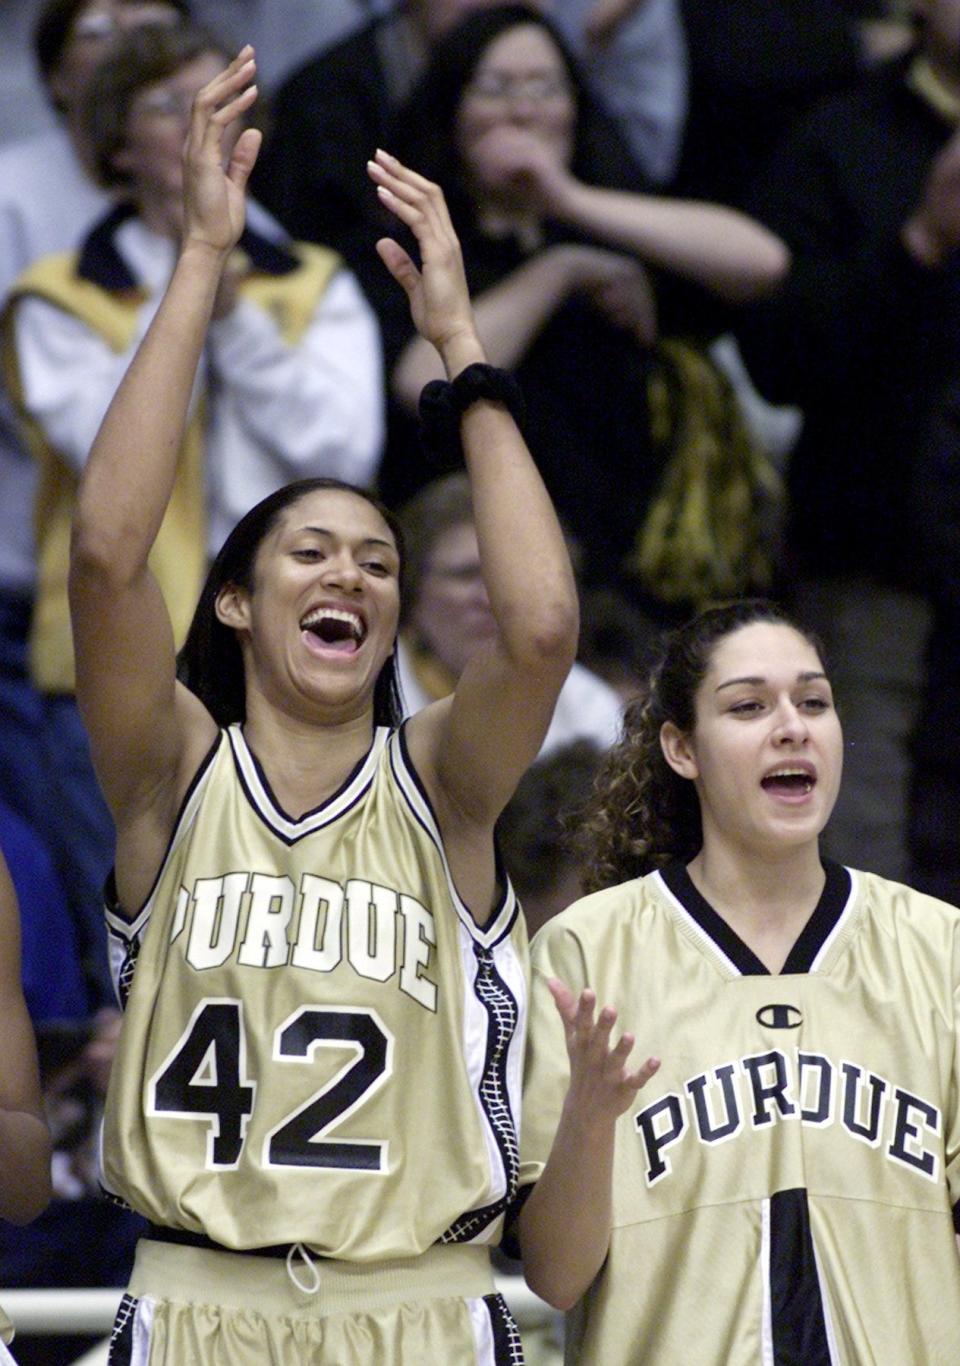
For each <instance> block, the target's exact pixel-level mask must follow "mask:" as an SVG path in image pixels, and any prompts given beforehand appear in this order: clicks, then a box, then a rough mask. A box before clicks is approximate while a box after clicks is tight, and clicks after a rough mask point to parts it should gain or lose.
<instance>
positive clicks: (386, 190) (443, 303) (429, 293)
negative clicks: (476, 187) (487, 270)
mask: <svg viewBox="0 0 960 1366" xmlns="http://www.w3.org/2000/svg"><path fill="white" fill-rule="evenodd" d="M367 170H368V173H369V175H370V178H371V180H372V181H373V182H374V184H375V185H376V187H377V193H378V194H379V196H380V199H381V201H382V203H383V204H384V205H385V206H386V208H388V209H389V210H390V211H391V213H394V214H396V216H397V218H399V219H400V221H401V222H402V223H405V224H406V226H407V227H408V228H409V229H410V231H411V232H412V233H413V235H414V236H415V237H416V239H417V245H418V247H419V249H420V261H421V269H419V270H418V269H417V267H416V265H415V264H414V262H413V261H412V259H411V258H410V256H409V254H408V253H407V252H406V251H404V249H403V247H401V246H400V244H399V243H398V242H395V241H394V240H393V238H392V237H384V238H382V239H381V240H380V241H379V242H378V243H377V252H378V254H379V256H380V259H381V260H382V261H383V263H384V265H385V266H386V267H387V269H388V270H389V271H390V274H391V275H392V276H393V278H394V279H395V280H396V281H397V282H398V283H399V284H400V285H402V286H403V288H404V290H405V291H406V294H407V298H408V300H409V302H410V313H411V315H412V317H413V322H414V325H415V326H416V329H417V331H418V332H419V333H420V335H421V336H422V337H424V338H425V339H426V340H427V341H429V342H432V343H433V344H434V346H436V348H437V350H438V351H440V352H441V354H443V352H444V349H445V348H446V347H447V346H448V345H449V344H450V343H451V341H453V340H455V339H456V338H457V337H458V336H469V337H472V336H474V335H475V329H474V324H473V312H472V309H471V307H470V293H469V290H468V288H467V281H466V276H465V274H464V270H463V257H462V256H461V253H460V243H459V242H458V240H457V235H456V233H455V232H454V230H453V224H452V223H451V222H450V215H449V213H448V212H447V205H446V201H445V200H444V197H443V192H442V190H441V189H440V187H439V185H435V184H433V182H432V181H429V180H427V179H426V178H425V177H424V176H421V175H418V174H417V172H416V171H411V170H410V169H409V168H408V167H406V166H404V165H402V163H401V162H399V161H398V160H397V158H396V157H392V156H390V155H389V154H388V153H387V152H383V151H378V152H377V155H376V159H375V160H373V161H368V162H367Z"/></svg>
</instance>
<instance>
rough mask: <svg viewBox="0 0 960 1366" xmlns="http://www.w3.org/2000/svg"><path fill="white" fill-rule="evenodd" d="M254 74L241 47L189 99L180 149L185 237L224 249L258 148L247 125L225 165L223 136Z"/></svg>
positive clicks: (241, 212) (238, 225)
mask: <svg viewBox="0 0 960 1366" xmlns="http://www.w3.org/2000/svg"><path fill="white" fill-rule="evenodd" d="M255 74H256V63H255V62H254V58H253V48H252V47H245V48H243V49H242V50H241V51H240V52H239V53H238V55H237V56H236V57H235V58H234V59H233V61H232V62H231V63H230V65H229V66H228V67H227V68H226V70H224V71H222V72H220V74H219V75H218V76H216V77H215V78H214V79H213V80H212V81H210V83H209V84H208V85H205V86H204V88H203V89H202V90H201V91H200V93H199V95H198V96H197V98H196V100H195V101H194V106H193V113H192V115H191V118H190V132H189V133H188V135H187V141H186V145H185V147H184V153H183V159H184V224H183V237H184V242H201V243H204V244H206V245H208V246H211V247H213V248H214V249H215V250H217V251H219V252H228V251H230V249H231V248H232V247H233V246H234V245H235V243H236V242H237V240H238V239H239V237H240V234H241V233H242V232H243V225H244V221H245V207H244V192H245V189H246V184H247V180H248V178H249V176H250V172H251V171H252V170H253V165H254V162H255V161H256V159H257V153H258V151H259V150H260V133H259V132H258V131H257V130H256V129H253V128H247V129H245V130H244V131H243V132H242V133H241V134H240V136H239V138H238V139H237V142H236V144H235V146H234V148H233V154H232V156H231V157H230V161H229V164H228V165H227V167H226V169H224V165H223V142H224V136H225V133H226V132H227V130H228V129H229V128H230V127H231V125H233V124H234V122H235V120H237V119H239V118H241V117H242V115H243V114H245V113H246V111H247V110H248V109H249V108H250V106H251V105H252V104H253V102H254V100H255V99H256V97H257V87H256V86H255V85H254V84H253V79H254V76H255Z"/></svg>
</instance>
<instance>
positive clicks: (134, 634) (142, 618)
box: [70, 48, 259, 853]
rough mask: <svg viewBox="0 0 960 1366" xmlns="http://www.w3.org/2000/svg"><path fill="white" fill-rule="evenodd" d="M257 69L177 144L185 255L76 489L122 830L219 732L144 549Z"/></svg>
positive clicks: (176, 786) (214, 266) (237, 76)
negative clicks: (238, 127) (180, 676)
mask: <svg viewBox="0 0 960 1366" xmlns="http://www.w3.org/2000/svg"><path fill="white" fill-rule="evenodd" d="M253 76H254V62H253V52H252V49H250V48H245V49H244V50H243V51H242V52H241V53H240V54H239V56H238V57H237V58H236V59H235V60H234V61H233V62H231V64H230V66H229V67H228V68H227V69H226V71H224V72H223V73H221V75H220V76H218V77H217V78H216V79H215V80H213V81H211V83H210V84H209V85H208V86H206V87H205V88H204V90H202V91H201V93H200V94H199V95H198V97H197V100H196V103H195V106H194V112H193V116H192V121H191V126H190V133H189V136H188V139H187V145H186V149H185V153H184V178H185V187H184V188H185V210H184V235H183V244H182V248H181V252H180V256H179V260H178V263H177V266H176V269H175V271H174V274H173V277H172V279H171V281H170V285H169V287H168V289H167V292H166V294H165V296H164V298H163V300H162V302H161V304H160V307H159V309H158V311H157V313H156V316H155V318H154V320H153V322H152V324H151V326H150V328H149V330H148V332H147V334H146V336H145V337H144V339H143V342H142V343H141V345H140V347H139V349H138V351H137V354H136V355H135V357H134V359H133V361H132V363H131V365H130V367H129V369H128V370H127V372H126V374H125V376H124V378H123V381H122V382H121V384H120V387H119V388H118V390H117V392H116V395H115V396H114V398H113V401H112V403H111V405H110V407H109V409H108V411H107V414H106V417H105V418H104V421H103V424H102V426H101V428H100V431H99V433H98V435H97V438H96V440H95V442H94V444H93V448H92V450H91V453H90V458H89V460H88V462H87V465H86V468H85V470H84V474H83V478H82V480H81V484H80V490H79V494H78V501H77V511H76V516H75V520H74V528H73V541H72V547H71V568H70V605H71V614H72V621H73V631H74V641H75V646H76V655H77V696H78V700H79V702H80V706H81V709H82V712H83V716H84V720H85V722H86V725H87V729H88V731H89V734H90V740H91V746H92V751H93V757H94V763H95V766H96V769H97V774H98V777H99V779H100V783H101V786H102V787H103V789H104V793H105V795H106V798H107V801H108V802H109V804H110V806H111V809H112V810H113V813H114V816H115V818H116V821H117V828H118V836H119V838H120V839H121V840H122V839H123V837H124V832H125V831H126V830H129V829H130V828H131V827H134V826H139V825H141V824H142V823H143V822H144V821H147V823H148V824H149V825H150V826H151V832H152V836H153V837H154V838H155V840H156V841H160V840H162V839H163V838H164V837H165V836H166V834H167V833H169V826H170V823H171V821H172V816H173V812H174V810H175V808H176V803H177V801H178V800H179V794H180V787H181V786H182V784H183V782H184V780H185V773H186V772H187V770H189V771H192V769H193V767H195V765H196V762H198V761H199V757H200V755H201V754H202V752H203V749H205V748H206V746H208V745H209V744H210V742H211V740H212V737H213V734H214V733H215V727H214V724H213V721H212V719H211V718H210V717H209V716H208V714H207V713H206V711H205V710H204V709H203V708H202V707H201V705H200V703H199V702H197V700H196V699H195V698H193V697H192V695H190V694H189V693H187V692H186V690H185V689H183V688H181V687H179V685H177V684H176V682H175V652H174V641H173V633H172V630H171V626H170V620H169V616H168V613H167V609H166V606H165V604H164V601H163V598H162V596H161V593H160V590H159V588H158V586H157V583H156V581H155V579H154V577H153V575H152V574H151V572H150V569H149V567H148V563H147V561H148V556H149V554H150V550H151V547H152V545H153V543H154V540H155V539H156V536H157V533H158V530H159V528H160V524H161V522H162V520H163V516H164V513H165V511H166V508H167V503H168V501H169V499H170V495H171V491H172V489H173V485H174V478H175V474H176V467H177V460H178V454H179V451H180V446H181V442H182V440H183V434H184V425H185V419H186V414H187V410H188V407H189V403H190V395H191V392H192V388H193V383H194V376H195V373H196V368H197V363H198V360H199V357H200V352H201V350H202V347H203V343H204V338H205V336H206V331H207V326H208V323H209V321H210V317H211V312H212V309H213V304H214V299H215V297H216V293H217V287H218V284H219V281H220V276H221V272H222V270H223V267H224V263H225V261H226V259H227V257H228V255H229V252H230V251H231V249H232V247H233V246H234V244H235V243H236V241H237V238H238V237H239V235H240V232H241V231H242V228H243V222H244V200H243V192H244V187H245V185H246V181H247V177H248V176H249V173H250V170H251V169H252V166H253V163H254V160H255V159H256V154H257V148H258V146H259V134H258V133H255V132H252V131H246V132H244V133H242V134H241V136H240V138H239V139H238V141H237V143H236V146H235V148H234V150H233V155H232V157H231V159H230V162H229V165H228V166H227V168H226V169H224V165H223V153H222V144H223V139H224V134H225V132H226V130H227V129H228V128H229V127H230V125H231V124H232V123H233V122H234V120H235V119H237V118H238V117H239V116H240V115H241V114H242V113H243V112H244V111H245V110H246V109H247V108H248V107H249V106H250V105H251V104H252V102H253V100H254V98H255V96H256V87H255V86H254V85H252V81H253ZM142 849H143V847H142V845H141V846H140V851H141V852H142ZM159 852H160V853H162V848H160V849H159Z"/></svg>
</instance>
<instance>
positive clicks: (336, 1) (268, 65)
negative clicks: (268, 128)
mask: <svg viewBox="0 0 960 1366" xmlns="http://www.w3.org/2000/svg"><path fill="white" fill-rule="evenodd" d="M191 7H192V10H193V14H194V16H195V17H196V18H197V19H198V20H199V21H200V23H202V24H208V25H209V26H210V27H211V28H213V29H214V31H215V32H216V33H218V34H220V35H221V36H222V37H223V38H224V39H225V40H226V41H228V42H229V43H230V46H231V47H232V49H233V50H234V51H236V52H238V51H239V50H240V48H241V47H242V46H243V45H244V43H252V44H253V46H254V47H255V48H256V52H257V84H258V85H260V86H261V87H262V89H263V90H265V91H267V92H269V91H271V90H273V89H274V88H275V87H276V86H277V85H278V84H279V82H280V81H282V80H283V79H284V78H285V77H286V76H287V75H289V73H290V72H291V71H292V70H293V69H294V67H297V66H299V65H300V63H301V62H303V61H304V60H305V59H306V58H307V57H308V56H310V55H312V54H314V53H316V52H319V51H321V50H322V49H323V48H326V47H329V46H330V44H331V43H335V42H339V41H340V39H341V38H343V37H344V36H345V35H346V34H347V33H349V32H350V31H351V30H352V29H355V28H357V27H359V25H360V24H361V23H362V22H363V20H364V17H365V14H366V11H367V10H368V9H369V3H366V0H191Z"/></svg>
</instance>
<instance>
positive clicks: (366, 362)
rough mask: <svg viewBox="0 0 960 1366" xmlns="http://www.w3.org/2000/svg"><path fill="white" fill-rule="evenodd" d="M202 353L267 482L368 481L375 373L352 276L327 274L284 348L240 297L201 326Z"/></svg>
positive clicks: (375, 449) (371, 318) (380, 435)
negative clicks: (296, 335)
mask: <svg viewBox="0 0 960 1366" xmlns="http://www.w3.org/2000/svg"><path fill="white" fill-rule="evenodd" d="M208 354H209V359H210V364H211V368H212V369H213V371H214V372H215V375H216V379H217V381H218V382H219V384H220V386H221V387H222V388H224V389H225V390H227V391H229V396H230V402H231V406H232V408H233V410H234V412H235V413H236V414H237V416H238V418H239V420H240V422H241V424H242V425H243V427H244V428H245V430H246V431H247V434H248V435H249V437H250V438H251V440H252V441H253V442H254V443H255V444H256V445H258V446H260V447H261V448H263V449H265V450H266V451H267V452H268V453H269V455H270V456H271V457H272V459H273V461H274V462H275V466H276V474H277V482H278V483H284V482H286V481H287V480H291V479H301V478H308V477H312V476H314V475H330V476H333V477H334V478H338V479H345V480H347V481H348V482H349V483H353V484H360V485H367V484H370V483H371V482H372V481H373V478H374V475H375V474H376V471H377V466H378V463H379V460H380V454H381V451H382V447H383V440H384V377H383V355H382V350H381V344H380V332H379V327H378V324H377V321H376V317H375V315H374V312H373V310H372V308H371V307H370V305H369V304H368V302H367V300H366V299H365V297H364V295H363V293H362V292H361V289H360V286H359V284H358V283H357V281H356V279H355V278H354V276H353V275H352V273H351V272H350V271H348V270H345V269H341V270H339V271H337V273H336V275H334V277H333V279H332V280H331V281H330V283H329V285H328V287H327V289H326V291H325V292H324V295H323V297H322V298H321V300H320V303H319V304H318V306H317V309H316V312H315V313H314V316H313V319H312V320H311V322H310V324H309V326H308V328H307V330H306V332H305V333H304V335H303V338H302V339H301V341H300V342H299V344H298V345H296V346H289V345H288V344H287V343H286V342H285V341H284V339H283V338H282V337H281V335H280V332H279V330H278V328H277V326H276V324H275V323H274V321H273V319H272V318H271V317H270V316H269V315H268V314H267V313H266V312H265V311H264V310H262V309H260V308H258V307H257V306H256V305H255V304H253V303H251V302H250V301H249V300H246V299H243V298H241V299H239V300H238V302H237V305H236V307H235V308H234V309H233V310H232V312H231V313H230V314H229V315H228V316H227V317H226V318H221V319H220V320H218V321H217V322H215V323H213V324H212V326H211V328H210V340H209V350H208Z"/></svg>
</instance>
